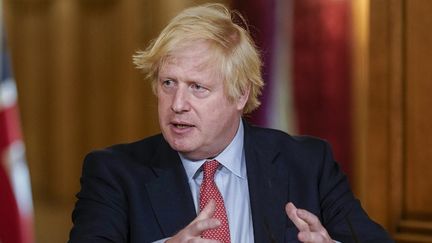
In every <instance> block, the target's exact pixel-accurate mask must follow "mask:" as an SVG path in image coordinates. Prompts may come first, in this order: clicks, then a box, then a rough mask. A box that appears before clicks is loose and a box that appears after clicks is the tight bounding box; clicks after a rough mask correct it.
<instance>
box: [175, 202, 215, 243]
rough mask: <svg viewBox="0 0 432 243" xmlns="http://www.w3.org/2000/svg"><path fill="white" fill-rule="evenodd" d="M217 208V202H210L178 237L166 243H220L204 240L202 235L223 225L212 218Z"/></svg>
mask: <svg viewBox="0 0 432 243" xmlns="http://www.w3.org/2000/svg"><path fill="white" fill-rule="evenodd" d="M215 208H216V202H215V201H214V200H210V201H209V203H208V204H207V205H206V206H205V208H203V210H202V211H201V212H200V213H199V214H198V216H197V217H196V218H195V219H194V220H193V221H192V222H191V223H190V224H189V225H188V226H186V228H184V229H182V230H181V231H180V232H178V233H177V234H176V235H174V236H173V237H171V238H170V239H168V240H167V241H166V243H186V242H191V243H192V242H196V243H198V242H199V243H218V242H219V241H217V240H210V239H203V238H201V233H202V232H204V231H206V230H208V229H214V228H217V227H219V225H220V224H221V223H220V221H219V220H218V219H215V218H212V216H213V214H214V211H215Z"/></svg>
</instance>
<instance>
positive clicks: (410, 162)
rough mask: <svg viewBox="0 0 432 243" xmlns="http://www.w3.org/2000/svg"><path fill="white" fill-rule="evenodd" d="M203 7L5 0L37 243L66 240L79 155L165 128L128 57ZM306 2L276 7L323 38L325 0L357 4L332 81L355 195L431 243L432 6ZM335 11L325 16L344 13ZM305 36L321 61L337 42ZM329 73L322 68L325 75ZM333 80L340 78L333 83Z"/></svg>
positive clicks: (406, 234)
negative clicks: (341, 101) (174, 20)
mask: <svg viewBox="0 0 432 243" xmlns="http://www.w3.org/2000/svg"><path fill="white" fill-rule="evenodd" d="M204 2H210V1H204V0H193V1H192V0H160V1H147V0H134V1H133V0H128V1H120V0H6V1H4V11H5V13H4V14H5V17H6V23H7V26H6V27H7V32H8V42H9V47H10V50H11V57H12V64H13V71H14V75H15V79H16V82H17V86H18V91H19V93H18V95H19V104H20V111H21V121H22V128H23V134H24V140H25V144H26V148H27V160H28V165H29V169H30V173H31V182H32V190H33V198H34V209H35V229H36V238H37V242H64V241H66V240H67V237H68V231H69V229H70V227H71V220H70V215H71V211H72V208H73V204H74V202H75V197H74V195H75V193H76V192H77V191H78V190H79V177H80V173H81V165H82V159H83V157H84V155H85V154H86V153H87V152H89V151H90V150H92V149H95V148H100V147H105V146H108V145H110V144H114V143H121V142H128V141H133V140H137V139H140V138H143V137H146V136H148V135H151V134H155V133H157V132H158V131H159V130H158V129H159V128H158V124H157V113H156V103H155V98H154V96H153V95H152V93H151V89H150V86H149V84H148V83H147V82H145V81H144V80H143V75H142V74H140V73H139V72H138V71H137V70H135V69H134V67H133V65H132V63H131V56H132V55H133V54H134V52H135V51H137V50H138V49H143V48H145V46H146V44H148V42H149V41H150V40H151V39H152V38H154V37H155V36H156V35H157V34H158V32H159V31H160V30H161V28H162V27H163V26H164V25H165V24H166V23H167V21H168V20H169V19H170V18H171V17H173V16H174V15H175V14H176V13H178V11H180V10H181V9H183V8H185V7H188V6H192V5H196V4H200V3H204ZM212 2H215V1H212ZM218 2H222V3H226V4H229V5H232V6H235V7H236V8H238V9H240V10H242V12H244V13H245V14H247V16H246V17H247V18H248V19H249V20H250V22H251V23H252V24H254V26H256V27H259V26H260V22H258V18H259V16H260V14H261V15H262V18H266V17H267V18H268V17H269V15H268V14H266V13H267V12H265V9H266V6H268V4H271V3H274V2H275V1H264V0H262V1H259V0H255V1H252V2H254V3H255V4H256V5H255V6H256V7H255V8H253V7H252V4H251V2H250V1H241V0H237V1H234V0H231V1H230V0H225V1H218ZM287 2H288V1H287ZM290 2H294V3H295V2H296V1H290ZM299 2H301V1H297V5H296V6H294V5H290V6H291V7H292V8H286V12H284V11H282V12H279V14H280V15H281V16H284V15H288V14H291V15H293V16H295V15H296V14H297V15H299V16H297V17H298V18H300V19H301V18H302V19H303V20H305V21H306V22H305V21H303V22H300V23H298V22H297V23H291V28H294V27H296V26H297V27H298V28H300V29H299V30H302V28H303V29H304V28H307V27H308V28H315V30H314V31H315V33H316V31H321V33H324V34H325V33H327V32H325V31H331V30H332V28H329V29H324V31H323V29H322V28H320V27H322V26H320V25H319V26H318V27H317V26H316V25H315V24H314V23H315V22H313V19H314V18H313V17H314V16H316V14H318V13H321V14H323V11H322V10H331V9H332V8H331V7H329V6H330V4H328V6H327V8H326V7H323V6H324V5H323V3H324V2H327V3H332V4H333V6H339V5H340V4H341V3H343V4H344V5H343V6H344V7H345V8H348V12H345V14H348V15H347V16H345V18H344V19H342V20H346V21H347V22H346V23H345V25H344V26H345V27H344V28H345V30H348V31H349V36H348V37H347V36H345V38H347V39H345V41H346V43H345V44H343V45H344V48H348V50H349V53H336V54H337V55H339V56H340V55H345V56H344V58H347V59H342V60H344V61H343V62H344V63H345V64H344V63H341V64H340V65H339V68H340V69H343V70H345V69H347V70H349V72H347V73H345V74H344V75H347V76H346V77H345V78H344V79H342V81H343V80H346V82H342V83H340V84H337V83H335V85H336V86H337V87H340V86H341V85H345V86H344V87H345V88H346V90H345V91H346V92H347V94H349V95H348V96H347V97H346V98H347V103H346V104H345V105H346V107H345V108H343V109H347V111H348V113H346V116H347V117H349V119H347V120H346V122H345V123H342V125H340V126H336V127H335V128H332V129H334V130H332V131H336V133H338V134H340V136H342V137H344V136H346V137H344V138H343V139H345V140H342V141H345V142H342V143H343V144H345V145H347V147H343V144H342V145H341V147H340V148H336V149H337V150H340V151H342V152H343V151H345V149H344V148H348V149H349V151H348V152H347V153H346V154H348V155H347V156H348V157H342V156H341V158H342V160H344V161H345V160H349V161H350V163H349V165H344V169H346V170H347V173H349V175H350V178H351V181H352V184H353V187H354V190H355V192H356V194H357V196H358V197H359V198H360V199H361V200H362V203H363V205H364V206H365V207H366V209H367V210H368V212H369V213H370V215H371V216H372V217H373V218H374V219H376V220H377V221H379V222H380V223H381V224H383V225H384V226H385V227H386V228H387V229H388V230H389V231H390V232H391V233H392V235H393V236H394V237H396V238H397V239H398V241H400V242H432V209H431V207H430V205H432V196H431V195H430V193H428V192H429V191H430V188H431V187H432V182H431V181H430V180H428V178H429V177H430V176H432V165H431V163H430V161H431V160H432V150H431V149H430V148H431V147H432V125H431V124H432V121H431V118H432V114H431V113H430V112H429V107H430V105H431V104H432V96H431V95H429V93H430V92H431V91H432V81H431V80H432V66H431V64H430V63H432V60H431V59H432V47H431V46H432V45H430V44H431V43H432V32H431V31H430V30H429V29H430V28H429V27H428V26H432V17H430V14H429V13H430V12H432V2H431V1H429V0H416V1H408V0H374V1H371V0H351V1H350V0H328V1H321V3H322V4H321V5H319V4H317V3H318V2H320V1H315V2H314V1H312V0H310V1H305V0H304V1H303V2H302V4H303V5H302V4H299ZM307 2H308V3H307ZM299 6H304V7H305V8H302V9H299ZM273 8H274V6H273ZM293 9H294V10H297V12H294V11H293ZM308 13H309V15H307V14H308ZM326 14H327V15H323V16H327V17H331V16H332V14H337V13H335V12H331V11H330V12H328V13H326ZM306 16H309V18H306ZM282 19H283V18H282ZM333 19H334V21H338V19H337V18H333ZM318 20H319V19H316V18H315V21H318ZM287 21H289V20H287ZM308 21H309V22H308ZM310 21H312V22H310ZM339 21H340V19H339ZM337 26H339V25H337ZM288 28H289V26H288ZM299 30H297V31H295V32H294V33H297V34H298V35H297V37H293V38H292V39H291V41H292V42H293V43H292V46H294V47H295V46H296V42H295V41H299V39H298V38H299V37H298V36H300V34H301V33H302V32H299ZM253 31H255V32H257V33H258V34H257V35H258V36H257V39H258V40H257V41H258V44H260V45H261V46H263V48H264V49H265V47H266V46H265V43H266V42H265V41H268V40H265V38H264V37H263V35H265V34H266V33H267V32H266V31H269V30H256V29H255V30H253ZM312 33H313V32H312ZM260 34H261V36H260ZM314 36H315V35H312V36H308V35H304V33H303V38H309V39H306V40H310V38H313V37H314ZM329 36H331V35H330V33H329ZM296 38H297V39H296ZM301 40H302V39H300V42H297V47H298V48H297V49H294V50H293V53H294V51H296V50H297V51H299V50H303V52H300V53H306V54H308V55H309V56H310V55H312V56H314V54H316V53H317V52H312V53H308V52H307V50H310V48H317V45H318V44H320V45H322V46H318V47H320V49H321V50H327V52H328V51H329V50H330V53H333V54H334V53H335V52H336V50H339V49H340V48H339V49H337V48H336V49H331V48H330V49H328V48H325V47H326V43H327V44H329V42H323V41H320V39H315V41H313V42H310V44H309V45H306V44H304V45H303V43H306V42H305V41H306V40H303V41H301ZM288 41H289V39H288ZM330 41H331V40H330ZM330 43H333V42H330ZM290 44H291V42H290ZM301 48H303V49H301ZM317 49H319V48H317ZM265 50H266V49H265ZM264 54H266V53H265V52H264ZM317 56H319V57H325V56H326V54H325V53H324V54H322V55H317ZM269 60H270V59H269ZM312 60H314V61H313V62H312V66H308V67H309V69H313V70H320V66H321V65H323V66H325V61H326V60H329V59H320V60H321V62H320V61H319V60H316V59H312ZM286 61H287V70H291V71H292V76H293V77H296V76H295V74H296V72H297V75H298V76H297V77H298V78H295V80H299V79H301V78H302V76H304V74H305V73H304V72H303V73H301V72H300V73H298V71H296V70H299V69H296V67H295V66H292V64H293V63H294V64H296V63H297V64H296V65H297V67H298V66H299V65H300V64H301V63H304V62H301V60H297V61H298V62H296V60H295V58H293V60H291V61H290V60H286ZM291 62H293V63H291ZM306 64H307V63H306ZM310 64H311V63H310V62H309V65H310ZM314 67H315V69H314ZM327 67H328V66H327ZM325 70H327V68H325V69H323V68H321V71H322V72H324V73H325ZM268 72H270V71H268ZM268 72H266V73H265V75H268ZM328 73H331V72H327V74H328ZM311 78H314V77H311ZM334 79H337V77H334V78H332V79H331V80H334ZM295 80H294V81H293V82H294V83H295ZM307 80H308V79H306V80H305V81H302V82H301V84H304V82H307ZM331 80H330V81H328V82H331ZM346 84H349V85H346ZM311 85H313V84H310V85H309V86H311ZM338 97H339V96H338ZM293 102H294V103H295V102H297V103H296V104H297V107H301V109H302V111H303V112H304V113H307V114H314V113H313V112H314V110H313V109H312V110H309V108H310V106H307V105H300V106H298V105H299V104H298V103H299V101H298V100H294V101H293ZM314 102H315V103H311V104H312V105H314V104H315V105H316V104H317V101H314ZM308 107H309V108H308ZM306 108H308V110H305V109H306ZM297 109H300V108H297ZM339 111H340V112H344V111H343V110H339ZM332 112H334V113H340V112H338V110H337V109H336V110H328V111H325V113H326V114H324V115H329V116H330V115H331V114H327V113H332ZM319 114H321V115H322V113H319ZM263 117H266V114H265V113H262V112H261V113H259V112H258V113H257V114H255V117H252V118H251V119H252V120H253V121H255V122H256V123H262V118H263ZM310 119H313V116H312V118H309V120H310ZM297 121H299V119H298V120H297ZM312 121H313V120H312ZM348 123H349V124H348ZM333 124H334V123H333ZM330 125H331V124H330ZM296 127H297V132H299V133H302V132H303V131H306V132H307V133H308V134H311V135H315V136H324V137H325V135H326V133H318V134H317V133H315V131H316V130H314V129H311V130H305V129H303V130H302V129H300V128H299V127H300V126H299V124H297V126H296ZM338 128H339V132H338ZM341 129H342V130H341ZM343 129H349V130H348V131H346V130H343ZM324 130H325V129H324ZM340 131H342V132H340ZM327 133H329V132H327ZM331 134H334V132H331ZM347 134H349V136H348V135H347ZM325 138H327V137H325ZM327 139H330V140H331V139H332V138H331V137H330V138H327ZM335 139H336V138H335ZM335 141H336V140H335ZM337 141H341V140H337ZM336 143H337V142H336ZM338 146H339V145H337V147H338Z"/></svg>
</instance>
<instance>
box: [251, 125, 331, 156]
mask: <svg viewBox="0 0 432 243" xmlns="http://www.w3.org/2000/svg"><path fill="white" fill-rule="evenodd" d="M251 130H252V136H253V137H254V138H253V139H254V140H255V141H256V142H258V143H262V144H263V145H264V144H267V145H266V146H269V145H268V144H270V145H271V146H272V147H281V146H282V147H285V146H289V147H293V148H295V149H299V150H317V149H318V150H322V149H325V148H326V147H328V146H329V145H328V142H327V141H326V140H323V139H321V138H317V137H313V136H308V135H290V134H288V133H286V132H283V131H280V130H276V129H272V128H262V127H252V129H251Z"/></svg>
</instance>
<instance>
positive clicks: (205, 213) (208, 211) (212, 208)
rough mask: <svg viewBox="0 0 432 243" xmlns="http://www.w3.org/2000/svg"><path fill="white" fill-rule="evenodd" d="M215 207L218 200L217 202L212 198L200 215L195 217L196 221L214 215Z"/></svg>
mask: <svg viewBox="0 0 432 243" xmlns="http://www.w3.org/2000/svg"><path fill="white" fill-rule="evenodd" d="M215 209H216V202H215V200H213V199H210V201H209V202H208V203H207V205H206V206H205V207H204V208H203V209H202V210H201V212H200V213H199V214H198V216H197V217H196V218H195V220H194V221H198V220H203V219H209V218H211V217H213V214H214V211H215Z"/></svg>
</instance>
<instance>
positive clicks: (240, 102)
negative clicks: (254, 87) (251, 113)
mask: <svg viewBox="0 0 432 243" xmlns="http://www.w3.org/2000/svg"><path fill="white" fill-rule="evenodd" d="M249 94H250V86H248V87H247V88H246V89H245V90H243V92H242V93H241V94H240V96H239V97H237V100H236V102H237V109H238V110H243V109H244V107H245V106H246V103H247V101H248V100H249Z"/></svg>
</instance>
